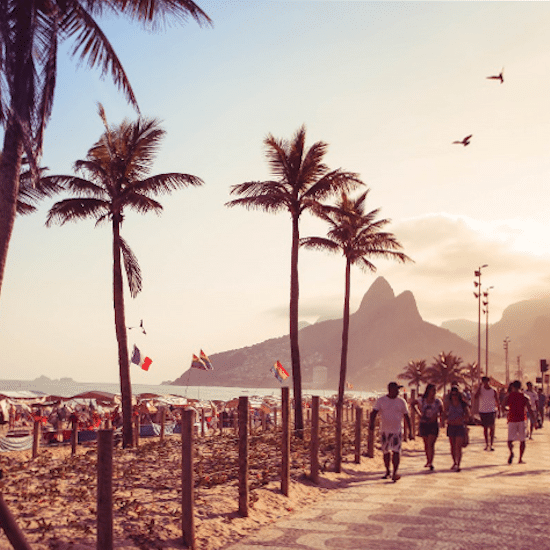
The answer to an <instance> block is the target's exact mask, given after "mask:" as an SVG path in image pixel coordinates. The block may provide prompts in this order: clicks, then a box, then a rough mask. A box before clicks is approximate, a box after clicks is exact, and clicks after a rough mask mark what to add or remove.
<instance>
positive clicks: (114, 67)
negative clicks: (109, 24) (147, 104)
mask: <svg viewBox="0 0 550 550" xmlns="http://www.w3.org/2000/svg"><path fill="white" fill-rule="evenodd" d="M60 29H61V32H62V33H63V35H65V36H66V37H67V38H73V39H74V40H75V45H74V48H73V51H72V55H73V56H76V55H78V56H79V57H80V59H81V60H82V61H84V60H86V61H87V64H88V67H90V68H95V67H99V68H100V69H101V75H102V77H104V76H105V75H107V74H108V73H110V75H111V78H112V79H113V82H114V84H115V86H117V87H118V88H119V89H120V90H122V92H123V93H124V95H125V96H126V99H127V101H128V102H129V103H130V104H131V105H132V106H133V107H134V108H135V109H136V110H137V111H138V112H139V107H138V104H137V100H136V97H135V95H134V91H133V90H132V86H131V85H130V81H129V80H128V77H127V76H126V72H125V71H124V68H123V67H122V64H121V62H120V60H119V59H118V56H117V55H116V53H115V51H114V49H113V47H112V45H111V43H110V42H109V40H108V39H107V37H106V36H105V35H104V34H103V31H102V30H101V29H100V28H99V26H98V25H97V23H96V22H95V21H94V19H93V18H92V16H91V15H90V14H89V13H88V12H87V11H86V10H85V9H84V7H83V5H82V3H79V2H71V9H69V10H66V12H65V17H64V18H63V20H62V21H61V24H60Z"/></svg>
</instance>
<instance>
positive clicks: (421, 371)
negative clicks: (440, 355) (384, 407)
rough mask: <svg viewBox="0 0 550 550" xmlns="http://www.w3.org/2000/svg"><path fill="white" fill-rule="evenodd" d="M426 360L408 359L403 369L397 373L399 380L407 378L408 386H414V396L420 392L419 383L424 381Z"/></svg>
mask: <svg viewBox="0 0 550 550" xmlns="http://www.w3.org/2000/svg"><path fill="white" fill-rule="evenodd" d="M426 369H427V365H426V360H425V359H420V360H416V361H409V362H408V363H407V366H406V367H405V369H404V371H403V372H402V373H401V374H398V375H397V378H399V379H400V380H408V381H409V386H415V388H416V396H417V397H418V395H419V394H420V384H423V383H424V382H426Z"/></svg>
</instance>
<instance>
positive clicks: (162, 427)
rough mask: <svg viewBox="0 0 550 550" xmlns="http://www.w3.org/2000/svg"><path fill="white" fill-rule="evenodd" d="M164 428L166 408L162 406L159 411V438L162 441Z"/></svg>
mask: <svg viewBox="0 0 550 550" xmlns="http://www.w3.org/2000/svg"><path fill="white" fill-rule="evenodd" d="M165 430H166V409H165V408H164V407H162V409H161V411H160V440H161V442H162V441H164V433H165Z"/></svg>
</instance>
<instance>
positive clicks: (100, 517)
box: [96, 430, 113, 550]
mask: <svg viewBox="0 0 550 550" xmlns="http://www.w3.org/2000/svg"><path fill="white" fill-rule="evenodd" d="M96 548H97V550H113V430H99V431H98V432H97V546H96Z"/></svg>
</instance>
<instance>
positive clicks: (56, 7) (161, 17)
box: [0, 0, 210, 291]
mask: <svg viewBox="0 0 550 550" xmlns="http://www.w3.org/2000/svg"><path fill="white" fill-rule="evenodd" d="M103 13H116V14H120V15H124V16H126V17H128V18H129V19H132V20H137V21H140V22H142V23H143V25H144V26H145V27H147V28H151V29H153V30H154V29H156V28H157V27H159V26H161V25H162V24H164V23H165V22H166V21H168V20H170V21H177V20H182V19H183V20H184V19H186V18H187V17H188V16H190V17H192V18H193V19H195V20H196V21H197V22H198V23H199V24H202V23H207V24H208V23H210V19H209V18H208V16H207V15H206V14H205V13H204V12H203V11H202V10H201V9H200V8H199V7H198V6H197V5H196V4H195V3H194V2H193V1H192V0H2V1H1V2H0V125H1V126H3V128H4V136H3V137H4V143H3V148H2V149H3V155H2V159H1V160H0V291H1V288H2V281H3V278H4V271H5V267H6V259H7V255H8V248H9V243H10V239H11V235H12V232H13V226H14V221H15V216H16V211H17V199H18V188H19V174H20V171H21V161H22V158H23V154H26V157H27V159H28V161H29V163H30V169H31V172H32V175H33V180H34V182H35V183H36V181H37V180H38V178H39V170H38V162H39V157H40V153H41V150H42V142H43V135H44V129H45V127H46V124H47V122H48V120H49V118H50V115H51V112H52V105H53V98H54V91H55V81H56V74H57V51H58V46H59V44H60V43H62V42H64V41H71V43H72V44H73V45H74V48H73V50H72V55H73V56H76V57H78V58H79V60H80V61H85V62H86V63H87V64H88V66H89V67H90V68H96V67H98V68H100V69H101V70H102V74H103V75H106V74H110V75H111V77H112V78H113V81H114V83H115V84H116V85H117V86H118V87H119V88H120V89H121V90H122V91H123V93H124V94H125V96H126V98H127V100H128V101H129V103H131V104H132V105H133V106H134V107H136V108H137V101H136V98H135V96H134V92H133V90H132V87H131V86H130V82H129V80H128V78H127V76H126V73H125V72H124V69H123V67H122V64H121V62H120V60H119V59H118V57H117V55H116V53H115V51H114V49H113V47H112V45H111V44H110V42H109V41H108V40H107V38H106V36H105V35H104V34H103V32H102V31H101V29H100V28H99V26H98V24H97V22H96V20H95V18H97V16H99V15H101V14H103Z"/></svg>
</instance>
